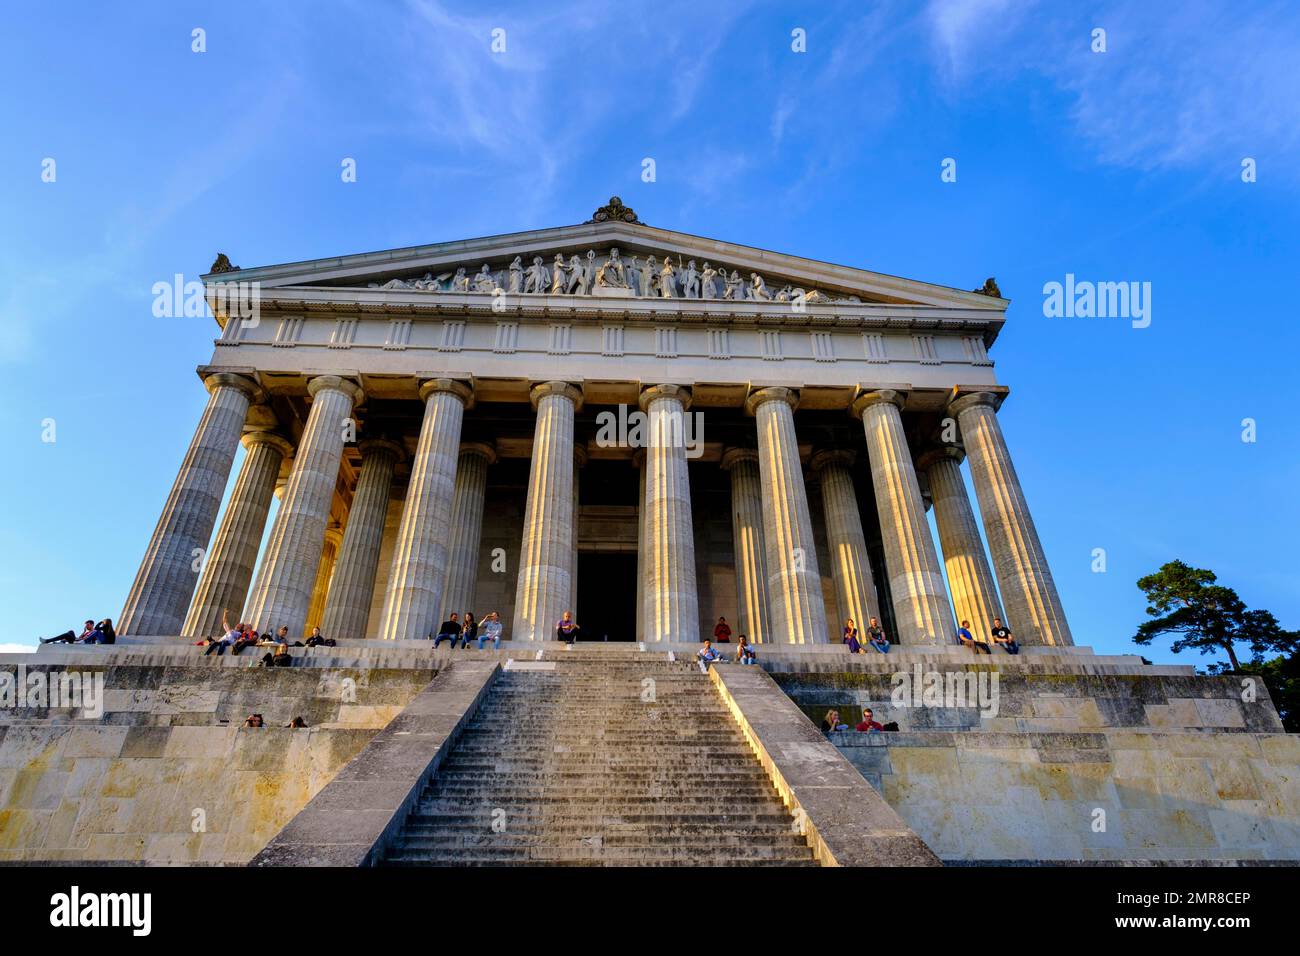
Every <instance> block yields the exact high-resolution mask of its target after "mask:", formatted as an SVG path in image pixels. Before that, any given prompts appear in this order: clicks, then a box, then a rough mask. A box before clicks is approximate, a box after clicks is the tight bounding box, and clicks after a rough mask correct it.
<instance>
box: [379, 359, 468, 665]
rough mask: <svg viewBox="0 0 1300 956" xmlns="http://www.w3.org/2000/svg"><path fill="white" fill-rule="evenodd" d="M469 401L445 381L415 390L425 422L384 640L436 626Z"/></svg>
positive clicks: (459, 386)
mask: <svg viewBox="0 0 1300 956" xmlns="http://www.w3.org/2000/svg"><path fill="white" fill-rule="evenodd" d="M473 397H474V396H473V391H472V390H471V389H470V387H469V386H468V385H465V384H464V383H462V382H457V381H453V380H452V379H449V378H435V379H430V380H429V381H427V382H425V383H424V384H423V385H421V386H420V399H421V400H422V401H423V402H424V423H423V424H422V425H421V426H420V443H419V445H418V446H417V447H416V451H415V459H414V461H413V462H412V463H411V483H410V487H409V488H408V489H407V492H406V506H405V507H404V508H403V509H402V527H401V530H399V531H398V533H397V548H396V550H395V551H394V553H393V569H392V571H391V572H389V575H388V596H387V598H386V600H385V603H384V623H383V625H382V627H381V628H380V632H379V636H380V637H382V638H384V639H386V640H390V641H395V640H413V639H418V638H427V637H429V636H430V635H431V634H432V633H433V632H434V631H436V630H437V628H438V624H439V623H441V622H440V621H439V620H438V615H439V613H441V611H442V594H443V587H444V586H445V585H446V583H447V542H448V541H449V540H450V539H451V508H452V501H453V496H454V492H455V485H456V463H457V458H458V457H459V454H460V428H461V423H462V422H463V421H464V419H465V409H466V407H467V406H468V405H469V404H470V403H471V401H472V400H473Z"/></svg>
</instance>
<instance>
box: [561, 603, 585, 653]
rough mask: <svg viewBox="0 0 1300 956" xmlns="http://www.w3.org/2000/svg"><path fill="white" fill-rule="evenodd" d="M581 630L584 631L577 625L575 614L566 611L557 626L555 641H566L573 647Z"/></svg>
mask: <svg viewBox="0 0 1300 956" xmlns="http://www.w3.org/2000/svg"><path fill="white" fill-rule="evenodd" d="M580 630H582V628H580V627H578V625H577V623H576V622H575V621H574V620H573V612H572V611H565V612H564V616H563V617H562V618H560V620H559V621H558V622H557V623H556V625H555V639H556V640H557V641H564V642H565V643H566V644H568V645H569V646H570V647H572V646H573V642H574V641H575V640H577V638H578V631H580Z"/></svg>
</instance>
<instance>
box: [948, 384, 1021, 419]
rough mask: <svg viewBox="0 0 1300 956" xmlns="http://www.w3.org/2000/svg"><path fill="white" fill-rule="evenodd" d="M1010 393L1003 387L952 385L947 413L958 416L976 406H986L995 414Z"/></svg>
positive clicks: (1009, 390)
mask: <svg viewBox="0 0 1300 956" xmlns="http://www.w3.org/2000/svg"><path fill="white" fill-rule="evenodd" d="M1010 392H1011V389H1009V388H1007V386H1005V385H978V386H976V385H954V386H953V389H952V393H951V395H950V396H949V397H948V413H949V414H950V415H960V414H961V413H962V412H963V411H965V410H966V409H968V408H973V407H975V406H976V405H987V406H989V407H990V408H992V409H993V410H994V411H995V412H996V411H997V410H998V409H999V408H1001V407H1002V403H1003V402H1004V401H1005V400H1006V397H1007V395H1008V394H1009V393H1010Z"/></svg>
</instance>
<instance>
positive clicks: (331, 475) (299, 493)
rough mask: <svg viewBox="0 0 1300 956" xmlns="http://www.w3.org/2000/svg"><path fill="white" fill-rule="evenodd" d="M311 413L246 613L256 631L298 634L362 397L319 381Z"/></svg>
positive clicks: (311, 386)
mask: <svg viewBox="0 0 1300 956" xmlns="http://www.w3.org/2000/svg"><path fill="white" fill-rule="evenodd" d="M307 391H308V392H310V393H311V396H312V403H311V411H310V413H309V414H308V415H307V427H306V428H305V429H304V430H303V433H302V438H301V439H300V440H299V442H298V453H297V455H295V456H294V460H293V470H292V471H291V472H290V473H289V481H288V482H287V483H286V484H285V486H284V495H283V496H282V498H281V499H280V510H279V511H278V512H276V515H275V523H274V524H273V525H272V526H271V536H270V538H268V539H267V542H266V550H265V553H264V554H263V555H262V565H261V567H260V568H258V571H257V579H256V583H255V584H254V585H253V591H252V594H251V595H250V596H249V599H248V605H247V608H246V610H245V611H244V620H246V621H248V622H249V623H250V624H252V625H254V626H255V627H259V628H262V629H271V630H276V629H278V628H280V627H282V626H283V627H288V628H289V633H290V634H302V633H303V632H304V630H305V628H306V625H307V611H308V608H309V607H310V605H311V596H312V591H313V587H314V585H315V583H316V576H317V572H318V570H319V569H320V557H321V551H322V550H323V549H324V547H325V526H326V524H328V523H329V517H330V504H331V502H332V501H333V500H334V489H335V487H336V486H337V484H338V477H339V462H340V460H341V459H342V457H343V440H344V434H345V430H347V427H348V425H349V424H350V423H351V421H352V408H353V405H354V404H355V403H356V402H359V401H360V400H361V398H362V397H363V396H362V392H361V389H360V387H358V386H357V385H356V383H355V382H351V381H349V380H347V379H344V378H339V377H338V376H336V375H320V376H317V377H316V378H313V379H312V380H311V381H310V382H308V383H307Z"/></svg>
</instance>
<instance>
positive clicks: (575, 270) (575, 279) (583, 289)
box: [564, 252, 587, 295]
mask: <svg viewBox="0 0 1300 956" xmlns="http://www.w3.org/2000/svg"><path fill="white" fill-rule="evenodd" d="M564 291H565V292H566V293H567V294H569V295H574V294H577V295H586V294H587V270H586V269H585V268H584V267H583V265H582V260H581V259H579V258H578V254H577V253H576V252H575V253H574V254H573V255H572V256H571V257H570V258H569V286H568V288H567V289H565V290H564Z"/></svg>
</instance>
